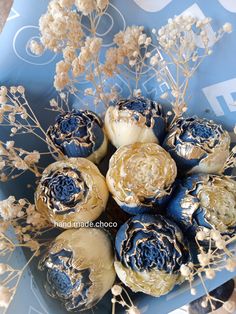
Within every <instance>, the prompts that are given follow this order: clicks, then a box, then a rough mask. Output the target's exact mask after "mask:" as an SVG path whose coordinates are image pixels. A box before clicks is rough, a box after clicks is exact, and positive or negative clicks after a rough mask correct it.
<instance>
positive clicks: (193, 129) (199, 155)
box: [163, 118, 230, 174]
mask: <svg viewBox="0 0 236 314" xmlns="http://www.w3.org/2000/svg"><path fill="white" fill-rule="evenodd" d="M163 147H164V148H165V149H166V150H167V151H168V152H169V153H170V154H171V156H172V157H173V158H174V160H175V161H176V164H177V166H178V169H179V170H180V171H181V172H182V173H189V174H190V173H200V172H202V173H221V172H222V171H223V167H224V164H225V161H226V160H227V158H228V156H229V148H230V136H229V133H228V132H227V131H225V130H223V128H222V126H221V125H218V124H215V123H214V122H212V121H209V120H206V119H200V118H180V119H179V120H177V122H176V123H175V124H174V126H173V127H172V128H171V130H170V132H169V134H168V135H167V137H166V139H165V141H164V144H163Z"/></svg>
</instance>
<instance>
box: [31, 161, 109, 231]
mask: <svg viewBox="0 0 236 314" xmlns="http://www.w3.org/2000/svg"><path fill="white" fill-rule="evenodd" d="M108 195H109V193H108V189H107V186H106V181H105V178H104V177H103V176H102V174H101V173H100V171H99V170H98V168H97V167H96V166H95V165H94V164H93V163H92V162H91V161H89V160H87V159H84V158H69V159H67V160H65V161H57V162H54V163H53V164H51V165H49V166H48V167H47V168H46V169H45V170H44V172H43V174H42V178H41V180H40V182H39V184H38V187H37V190H36V193H35V205H36V207H37V210H38V211H40V212H44V213H45V215H46V216H47V217H48V218H49V220H50V221H51V222H52V223H54V224H56V225H57V226H58V227H61V228H65V229H68V228H76V227H79V226H78V225H77V223H79V222H87V221H93V220H95V219H97V218H98V217H99V216H100V215H101V213H102V212H103V211H104V210H105V207H106V204H107V200H108Z"/></svg>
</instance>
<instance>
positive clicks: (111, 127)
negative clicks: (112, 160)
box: [105, 98, 165, 148]
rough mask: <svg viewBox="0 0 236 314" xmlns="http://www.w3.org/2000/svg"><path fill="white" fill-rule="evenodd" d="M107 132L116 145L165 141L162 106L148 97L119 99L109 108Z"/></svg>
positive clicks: (106, 120) (106, 122) (106, 117)
mask: <svg viewBox="0 0 236 314" xmlns="http://www.w3.org/2000/svg"><path fill="white" fill-rule="evenodd" d="M105 128H106V133H107V135H108V137H109V139H110V141H111V142H112V144H113V145H114V146H115V147H117V148H118V147H120V146H123V145H128V144H133V143H136V142H142V143H157V144H159V143H160V142H162V141H163V138H164V134H165V119H164V117H163V113H162V108H161V106H160V105H159V104H158V103H156V102H154V101H152V100H150V99H146V98H131V99H127V100H121V101H119V102H118V103H117V104H116V105H115V106H111V107H109V108H108V109H107V112H106V116H105Z"/></svg>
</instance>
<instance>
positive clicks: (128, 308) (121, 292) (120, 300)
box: [111, 284, 141, 314]
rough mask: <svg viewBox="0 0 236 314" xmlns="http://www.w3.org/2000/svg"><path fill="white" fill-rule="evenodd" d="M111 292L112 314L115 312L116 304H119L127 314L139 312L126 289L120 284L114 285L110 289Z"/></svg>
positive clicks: (137, 313)
mask: <svg viewBox="0 0 236 314" xmlns="http://www.w3.org/2000/svg"><path fill="white" fill-rule="evenodd" d="M111 293H112V295H113V297H112V299H111V303H112V314H115V306H116V304H120V305H121V306H122V307H123V308H124V309H125V312H126V313H127V314H140V313H141V312H140V311H139V309H138V308H137V307H136V306H135V305H134V304H133V302H132V300H131V298H130V296H129V293H128V292H127V290H126V289H125V288H124V287H122V286H121V285H118V284H116V285H114V286H113V287H112V289H111Z"/></svg>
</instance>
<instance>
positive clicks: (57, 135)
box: [47, 110, 104, 157]
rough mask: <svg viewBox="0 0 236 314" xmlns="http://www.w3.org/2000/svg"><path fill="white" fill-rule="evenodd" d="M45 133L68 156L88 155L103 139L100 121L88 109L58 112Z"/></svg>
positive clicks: (99, 145)
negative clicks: (54, 120)
mask: <svg viewBox="0 0 236 314" xmlns="http://www.w3.org/2000/svg"><path fill="white" fill-rule="evenodd" d="M47 134H48V136H49V137H50V139H51V141H52V142H53V143H54V144H55V145H56V146H57V147H58V148H59V149H60V150H61V151H62V153H63V154H65V155H67V156H68V157H88V156H90V155H91V154H92V153H93V152H94V151H96V150H97V149H98V148H99V147H101V145H102V144H103V141H104V133H103V130H102V121H101V119H100V118H99V117H98V116H97V115H96V114H95V113H93V112H92V111H89V110H78V111H76V110H72V111H71V112H65V113H63V114H60V115H59V116H58V117H57V119H56V123H55V125H53V126H51V127H49V129H48V131H47Z"/></svg>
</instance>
